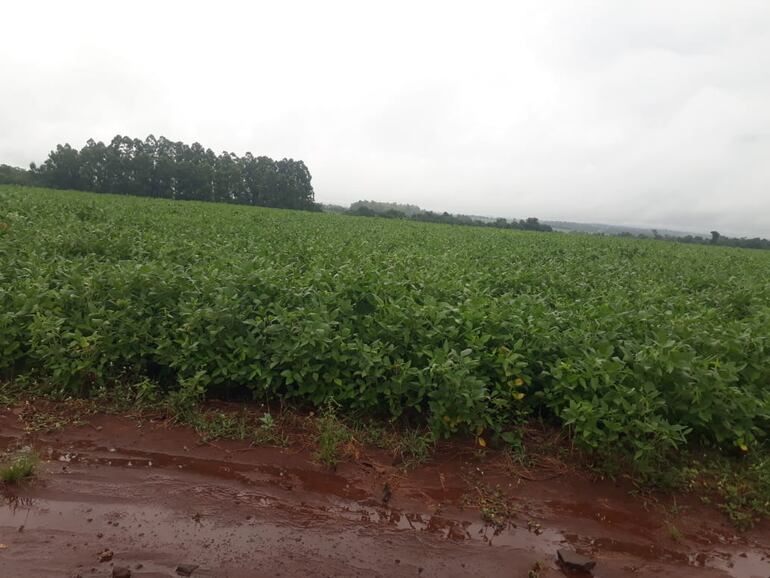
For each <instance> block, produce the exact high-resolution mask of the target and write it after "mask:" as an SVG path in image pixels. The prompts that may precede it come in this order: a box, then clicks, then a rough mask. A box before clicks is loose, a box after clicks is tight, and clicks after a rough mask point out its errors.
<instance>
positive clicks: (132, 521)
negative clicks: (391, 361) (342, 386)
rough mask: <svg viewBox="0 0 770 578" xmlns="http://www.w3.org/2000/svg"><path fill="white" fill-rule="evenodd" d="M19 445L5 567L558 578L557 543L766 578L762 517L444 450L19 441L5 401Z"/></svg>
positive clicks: (83, 430) (117, 431) (185, 432)
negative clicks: (532, 472) (496, 503)
mask: <svg viewBox="0 0 770 578" xmlns="http://www.w3.org/2000/svg"><path fill="white" fill-rule="evenodd" d="M23 445H33V446H34V447H35V448H36V450H37V451H38V452H39V453H40V455H41V456H42V457H43V459H44V463H43V464H42V466H41V469H40V472H39V475H38V476H37V478H36V479H35V480H33V481H31V482H30V483H26V484H23V485H21V486H20V487H18V488H15V489H13V490H10V489H8V488H6V489H5V490H4V501H3V502H2V508H0V543H2V547H0V576H3V577H16V576H19V577H22V576H25V577H26V576H30V577H45V576H56V577H61V576H78V575H80V576H83V577H87V576H111V575H112V571H113V567H117V566H121V567H126V568H129V569H130V570H131V572H132V576H134V577H145V578H149V577H151V576H155V577H160V576H177V575H178V574H177V567H178V566H180V565H184V564H188V565H197V566H198V568H197V569H195V571H194V572H193V573H192V576H193V577H196V578H197V577H204V576H209V577H211V576H217V577H261V576H266V577H267V576H314V577H315V576H367V577H368V576H372V577H373V576H420V577H428V576H431V577H433V576H440V577H450V576H474V577H481V576H483V577H496V576H504V577H519V576H520V577H527V576H529V575H531V576H543V577H544V576H563V575H564V574H563V571H562V570H561V569H559V568H558V566H557V564H556V562H555V554H556V550H557V548H569V549H573V550H577V551H578V552H580V553H582V554H586V555H589V556H591V557H592V558H593V559H595V560H596V562H597V564H596V568H595V570H594V575H595V576H598V577H621V576H633V577H642V576H645V577H646V576H684V577H686V576H698V577H735V578H751V577H754V576H756V577H761V578H767V577H768V576H770V526H768V525H766V524H765V525H763V526H761V527H759V528H756V529H755V530H753V531H751V532H749V533H746V534H737V533H736V532H735V531H734V530H733V529H732V528H731V527H730V526H729V525H728V524H727V523H726V522H725V520H724V518H723V517H722V516H721V515H720V514H718V513H717V512H715V511H714V510H713V509H708V508H706V507H705V506H701V505H700V504H699V503H698V502H697V501H695V500H687V499H680V500H679V501H678V502H677V507H676V509H674V508H672V505H671V504H670V503H668V504H664V505H654V504H653V505H651V504H649V503H648V504H646V507H645V503H644V502H643V501H642V500H639V499H636V498H633V497H631V496H629V494H628V488H624V487H618V486H616V485H614V484H612V483H610V482H592V481H589V480H588V479H586V478H584V477H581V476H580V475H575V474H570V475H568V476H564V475H561V476H556V477H552V476H550V478H551V479H545V480H543V481H533V480H531V479H522V478H521V477H517V476H513V475H511V472H510V471H509V470H506V468H505V467H504V466H503V465H502V464H501V463H497V462H496V461H495V459H494V458H493V459H489V460H486V461H481V462H480V461H477V460H474V459H472V454H470V456H471V457H469V456H463V455H462V452H460V451H458V450H456V449H451V448H445V449H444V450H442V451H440V452H439V453H438V455H436V456H435V457H434V458H433V459H432V460H431V461H430V462H429V463H428V464H425V465H423V466H419V467H417V468H416V469H415V470H413V471H411V472H409V473H408V474H404V473H403V472H402V471H401V470H399V469H398V468H396V467H394V466H393V465H391V460H390V459H389V456H388V455H387V454H385V453H378V452H376V451H372V452H369V451H367V452H365V453H364V455H362V456H361V457H360V459H358V460H355V461H354V462H350V463H344V464H342V465H340V467H339V468H338V469H337V471H336V472H331V471H329V470H327V469H325V468H323V467H321V466H319V465H318V464H316V463H314V462H313V460H312V452H311V451H309V450H300V449H298V448H294V449H292V448H289V449H280V448H270V447H258V448H250V447H249V446H248V445H247V444H244V443H236V442H223V441H220V442H216V443H215V444H201V443H200V441H199V439H198V437H197V436H196V435H195V433H194V432H192V431H190V430H189V429H186V428H180V427H169V426H167V424H165V423H163V422H159V423H152V422H147V421H145V422H144V423H141V424H140V423H138V422H137V421H135V420H130V419H127V418H118V417H114V416H95V417H93V418H92V419H90V424H89V425H85V426H79V427H71V426H70V427H65V428H64V429H63V430H60V431H58V432H55V433H51V434H35V435H32V436H30V435H27V434H25V433H24V432H23V431H22V429H21V427H20V425H19V420H18V416H17V414H16V413H14V411H13V410H12V409H10V408H7V409H5V410H4V411H2V413H0V446H2V447H3V448H9V447H19V446H23ZM544 477H549V476H544ZM534 479H537V478H534ZM386 483H388V487H389V488H390V489H391V490H392V496H390V499H389V500H388V501H387V503H384V502H383V488H384V485H385V484H386ZM496 487H500V488H503V489H504V490H505V493H506V494H507V495H508V496H509V497H510V500H511V501H510V503H511V504H512V505H513V510H514V512H515V513H514V519H513V522H514V524H515V526H514V525H510V526H508V527H507V528H505V529H502V530H498V529H496V528H495V527H493V526H492V525H488V524H485V523H484V522H483V521H482V517H481V515H480V513H479V510H478V509H477V508H475V507H472V506H469V504H473V503H478V501H477V500H476V498H477V497H478V496H480V495H482V494H483V492H484V491H485V490H484V489H485V488H487V489H488V488H496ZM672 528H675V530H673V529H672ZM105 550H109V552H106V553H105ZM100 554H102V558H103V559H104V561H99V556H100ZM110 554H111V556H110ZM108 558H109V559H108ZM538 562H541V564H540V567H541V568H542V569H540V570H537V569H536V568H537V567H538V566H536V564H537V563H538ZM533 569H534V570H533ZM530 571H532V572H533V573H532V574H529V573H530ZM538 572H539V573H538Z"/></svg>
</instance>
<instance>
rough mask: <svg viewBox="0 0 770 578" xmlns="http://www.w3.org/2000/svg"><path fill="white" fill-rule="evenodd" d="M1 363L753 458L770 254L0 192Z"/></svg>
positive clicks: (55, 388)
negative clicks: (551, 427) (540, 425)
mask: <svg viewBox="0 0 770 578" xmlns="http://www.w3.org/2000/svg"><path fill="white" fill-rule="evenodd" d="M0 351H1V352H2V355H0V376H2V379H3V380H4V381H5V382H6V383H10V382H13V383H22V384H29V387H34V388H37V389H39V390H43V389H44V390H46V391H47V392H48V393H50V394H55V395H59V396H65V397H66V396H76V397H80V396H82V397H87V396H92V395H95V394H96V393H98V392H100V391H104V390H109V389H111V388H118V387H125V386H131V387H135V388H136V387H138V388H140V389H141V388H145V389H147V390H150V389H151V390H153V391H157V392H163V394H164V395H173V396H177V397H179V396H181V397H184V398H187V399H201V398H203V397H205V396H207V395H208V396H235V397H237V396H244V395H248V396H253V398H254V399H256V400H284V401H285V402H287V403H290V404H296V405H297V406H299V407H316V406H323V405H324V404H327V403H330V401H331V400H333V402H334V403H335V404H336V405H337V406H338V407H339V408H341V411H346V412H353V413H356V414H362V415H368V416H373V417H377V418H384V419H392V420H396V421H398V420H407V421H409V422H410V423H413V422H419V423H422V424H425V425H427V426H428V427H429V428H430V430H431V432H432V433H433V434H434V435H435V436H436V437H441V436H447V435H450V434H453V433H461V434H465V435H473V436H479V437H481V436H483V438H482V439H484V440H490V443H491V442H495V443H502V444H506V443H508V444H515V443H516V442H517V439H518V435H519V434H518V429H517V428H518V426H519V425H520V424H521V423H523V422H524V421H526V420H528V419H532V418H533V417H539V418H542V419H545V420H548V421H551V422H553V423H555V424H558V425H560V426H562V427H564V428H567V429H568V431H569V433H570V435H571V436H572V439H573V440H574V442H575V443H576V444H578V445H579V446H581V447H583V448H585V449H586V450H588V451H611V452H619V453H622V454H623V455H627V456H630V457H632V458H633V459H634V460H635V461H637V462H638V463H642V464H643V463H646V462H651V461H654V460H656V459H658V458H659V457H660V456H663V455H666V453H667V452H672V451H676V450H677V449H681V448H685V447H688V446H692V445H705V446H711V447H714V448H719V449H721V450H722V451H724V452H726V453H739V454H740V453H741V452H750V451H753V450H754V448H756V447H757V446H759V445H761V444H762V443H763V442H764V439H765V437H766V435H767V432H768V429H770V252H766V251H751V250H741V249H729V248H721V247H709V246H700V245H682V244H674V243H667V242H656V241H652V240H646V241H642V240H634V239H621V238H608V237H595V236H584V235H571V234H560V233H529V232H522V231H512V230H499V229H486V228H469V227H461V226H444V225H435V224H426V223H417V222H411V221H409V222H408V221H400V220H386V219H377V218H363V217H360V218H357V217H350V216H344V215H335V214H322V213H309V212H299V211H288V210H280V209H264V208H258V207H246V206H232V205H222V204H214V203H200V202H182V201H177V202H174V201H165V200H158V199H148V198H139V197H126V196H121V197H118V196H111V195H100V194H94V193H82V192H74V191H53V190H46V189H32V188H22V187H13V186H3V187H0ZM485 443H486V442H485Z"/></svg>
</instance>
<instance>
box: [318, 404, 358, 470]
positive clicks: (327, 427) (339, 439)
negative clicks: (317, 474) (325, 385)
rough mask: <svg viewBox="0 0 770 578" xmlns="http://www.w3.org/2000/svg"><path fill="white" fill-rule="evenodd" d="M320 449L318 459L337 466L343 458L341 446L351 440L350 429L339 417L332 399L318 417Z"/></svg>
mask: <svg viewBox="0 0 770 578" xmlns="http://www.w3.org/2000/svg"><path fill="white" fill-rule="evenodd" d="M316 425H317V427H318V451H317V452H316V459H317V460H318V461H319V462H321V463H322V464H324V465H326V466H328V467H330V468H335V467H336V466H337V464H338V463H339V462H340V459H341V454H342V452H341V447H342V445H343V444H344V443H345V442H348V441H350V439H351V435H350V430H349V429H348V428H347V426H346V425H345V424H344V423H342V421H340V419H339V417H337V409H336V406H335V404H334V402H333V400H330V401H329V403H328V404H327V405H326V407H325V408H324V410H323V412H322V413H321V415H320V416H319V417H318V420H317V423H316Z"/></svg>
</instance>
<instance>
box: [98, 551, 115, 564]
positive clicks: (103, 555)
mask: <svg viewBox="0 0 770 578" xmlns="http://www.w3.org/2000/svg"><path fill="white" fill-rule="evenodd" d="M113 555H114V554H113V553H112V550H110V549H105V550H102V551H101V552H99V554H98V555H97V558H98V559H99V562H109V561H110V560H112V557H113Z"/></svg>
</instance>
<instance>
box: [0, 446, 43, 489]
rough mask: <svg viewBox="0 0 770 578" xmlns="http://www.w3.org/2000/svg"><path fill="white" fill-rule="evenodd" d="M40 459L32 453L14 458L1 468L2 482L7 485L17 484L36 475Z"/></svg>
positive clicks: (0, 477) (0, 479)
mask: <svg viewBox="0 0 770 578" xmlns="http://www.w3.org/2000/svg"><path fill="white" fill-rule="evenodd" d="M39 463H40V458H38V457H37V455H35V454H34V453H32V452H23V453H20V454H18V455H15V456H12V457H11V458H10V459H9V460H8V462H7V463H5V464H3V465H2V466H0V481H3V482H4V483H6V484H17V483H19V482H20V481H21V480H23V479H25V478H29V477H32V476H33V475H34V474H35V470H36V469H37V466H38V464H39Z"/></svg>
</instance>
